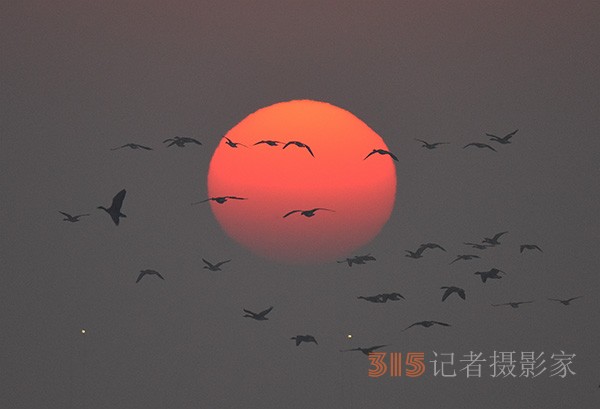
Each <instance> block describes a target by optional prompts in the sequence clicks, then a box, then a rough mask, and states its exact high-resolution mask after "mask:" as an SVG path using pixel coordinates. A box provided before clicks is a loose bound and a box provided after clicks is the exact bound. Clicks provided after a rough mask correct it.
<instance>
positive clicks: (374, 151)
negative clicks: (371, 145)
mask: <svg viewBox="0 0 600 409" xmlns="http://www.w3.org/2000/svg"><path fill="white" fill-rule="evenodd" d="M374 153H377V149H373V150H372V151H371V153H369V154H368V155H367V156H365V159H363V160H366V159H367V158H368V157H369V156H371V155H373V154H374Z"/></svg>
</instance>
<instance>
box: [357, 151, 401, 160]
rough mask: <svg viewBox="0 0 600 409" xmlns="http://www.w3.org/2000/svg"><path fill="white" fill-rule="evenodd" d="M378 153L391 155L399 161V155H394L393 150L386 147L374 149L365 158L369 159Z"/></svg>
mask: <svg viewBox="0 0 600 409" xmlns="http://www.w3.org/2000/svg"><path fill="white" fill-rule="evenodd" d="M376 153H377V154H379V155H389V156H390V157H391V158H392V159H394V160H395V161H396V162H398V157H397V156H396V155H394V154H393V153H392V152H390V151H386V150H385V149H373V150H372V151H371V153H369V154H368V155H367V156H365V158H364V159H363V160H367V158H368V157H369V156H371V155H375V154H376Z"/></svg>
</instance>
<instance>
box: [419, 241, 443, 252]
mask: <svg viewBox="0 0 600 409" xmlns="http://www.w3.org/2000/svg"><path fill="white" fill-rule="evenodd" d="M419 247H423V249H440V250H443V251H446V249H445V248H443V247H442V246H440V245H439V244H436V243H424V244H421V246H419Z"/></svg>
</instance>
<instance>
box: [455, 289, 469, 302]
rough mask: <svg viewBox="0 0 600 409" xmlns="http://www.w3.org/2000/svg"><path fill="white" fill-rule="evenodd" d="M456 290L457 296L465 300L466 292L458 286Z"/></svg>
mask: <svg viewBox="0 0 600 409" xmlns="http://www.w3.org/2000/svg"><path fill="white" fill-rule="evenodd" d="M457 292H458V296H459V297H460V298H462V299H463V300H466V299H467V296H466V294H465V290H463V289H462V288H459V289H458V291H457Z"/></svg>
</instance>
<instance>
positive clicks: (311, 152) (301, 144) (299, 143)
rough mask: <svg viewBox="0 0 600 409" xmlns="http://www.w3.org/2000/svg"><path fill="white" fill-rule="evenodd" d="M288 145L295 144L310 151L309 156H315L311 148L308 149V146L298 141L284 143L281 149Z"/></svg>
mask: <svg viewBox="0 0 600 409" xmlns="http://www.w3.org/2000/svg"><path fill="white" fill-rule="evenodd" d="M290 145H295V146H297V147H299V148H304V149H306V150H307V151H308V153H310V156H312V157H313V158H314V157H315V155H314V153H313V151H312V149H310V146H308V145H307V144H305V143H303V142H300V141H289V142H288V143H286V144H285V145H283V149H285V148H287V147H288V146H290Z"/></svg>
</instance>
